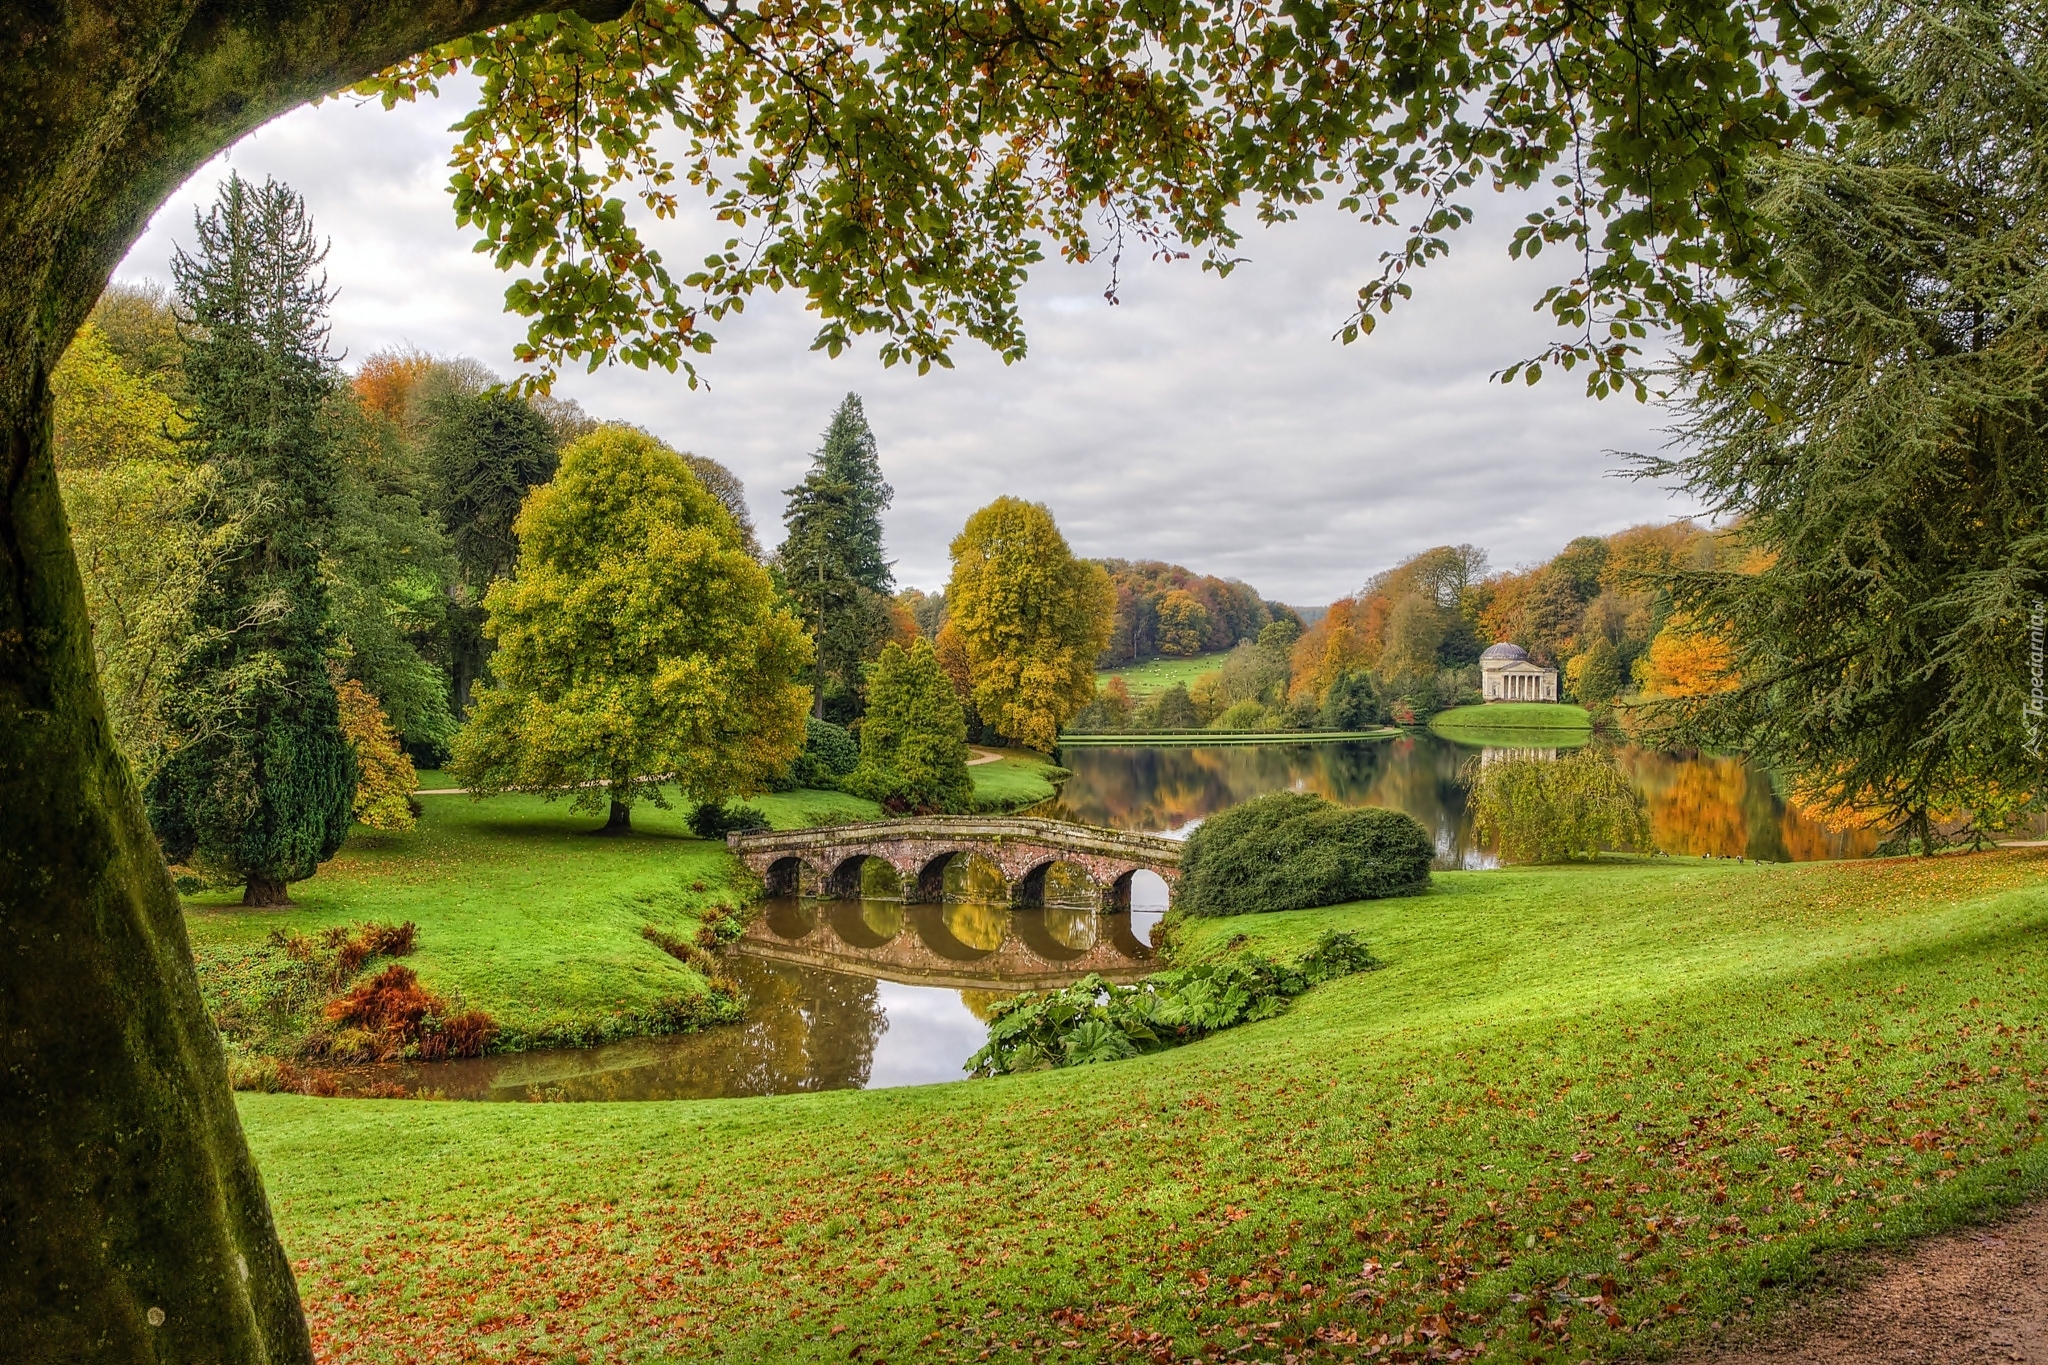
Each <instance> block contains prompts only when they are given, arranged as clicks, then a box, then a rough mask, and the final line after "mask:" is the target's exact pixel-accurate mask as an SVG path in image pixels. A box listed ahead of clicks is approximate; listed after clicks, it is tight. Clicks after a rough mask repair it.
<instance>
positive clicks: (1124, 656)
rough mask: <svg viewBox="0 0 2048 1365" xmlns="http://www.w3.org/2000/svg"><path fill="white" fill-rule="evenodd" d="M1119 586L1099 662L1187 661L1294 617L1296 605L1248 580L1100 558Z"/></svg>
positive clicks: (1113, 665)
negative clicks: (1260, 590) (1270, 598)
mask: <svg viewBox="0 0 2048 1365" xmlns="http://www.w3.org/2000/svg"><path fill="white" fill-rule="evenodd" d="M1095 562H1096V563H1098V564H1100V565H1101V566H1102V567H1103V568H1104V569H1106V570H1108V571H1109V581H1110V584H1111V585H1112V586H1113V587H1114V588H1115V589H1116V621H1115V626H1114V629H1113V630H1112V632H1111V634H1110V637H1109V647H1108V648H1107V649H1105V650H1104V651H1103V652H1102V657H1101V659H1100V660H1099V666H1100V667H1103V668H1120V667H1123V666H1125V665H1128V664H1135V663H1143V662H1144V661H1145V660H1147V659H1157V658H1168V659H1187V658H1193V657H1194V656H1195V655H1197V654H1213V653H1216V652H1218V651H1220V650H1226V649H1229V648H1231V647H1232V646H1234V645H1237V644H1239V643H1241V642H1243V641H1246V640H1255V639H1257V638H1258V635H1259V632H1260V631H1261V630H1263V629H1265V627H1266V626H1267V625H1268V624H1269V623H1271V622H1272V621H1274V620H1276V619H1277V620H1293V621H1297V622H1298V621H1299V620H1300V617H1299V616H1298V615H1297V614H1296V612H1295V610H1294V608H1292V607H1290V606H1288V605H1286V604H1285V603H1284V602H1269V601H1267V600H1266V599H1264V598H1262V597H1260V596H1259V594H1258V590H1257V589H1255V588H1253V587H1252V586H1251V584H1249V583H1244V582H1240V581H1239V580H1237V579H1234V578H1217V577H1216V576H1214V575H1213V574H1198V573H1196V572H1195V571H1194V570H1192V569H1188V568H1184V567H1182V566H1181V565H1179V564H1166V563H1163V562H1161V561H1159V560H1156V559H1140V560H1129V559H1098V560H1096V561H1095Z"/></svg>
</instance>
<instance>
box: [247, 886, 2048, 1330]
mask: <svg viewBox="0 0 2048 1365" xmlns="http://www.w3.org/2000/svg"><path fill="white" fill-rule="evenodd" d="M2044 873H2048V857H2043V856H2042V855H2040V854H2037V853H2030V852H2008V853H1996V854H1981V855H1973V856H1968V857H1950V858H1942V859H1937V860H1932V861H1930V862H1904V861H1898V862H1882V863H1862V864H1802V865H1770V866H1755V865H1740V866H1738V865H1735V864H1732V863H1711V864H1698V863H1678V864H1674V863H1671V862H1667V861H1663V860H1657V861H1648V862H1605V863H1601V864H1598V865H1595V866H1592V867H1586V868H1573V869H1547V870H1527V871H1504V872H1484V873H1454V874H1439V876H1438V879H1437V886H1436V888H1435V889H1434V890H1433V891H1432V892H1431V893H1430V894H1428V895H1425V896H1420V897H1414V898H1405V899H1401V900H1394V901H1383V902H1375V903H1370V904H1363V905H1356V906H1347V907H1338V908H1335V909H1331V910H1325V911H1313V912H1299V913H1292V914H1282V915H1266V916H1254V917H1249V918H1246V919H1239V920H1231V921H1222V922H1204V923H1199V924H1195V925H1192V926H1190V927H1189V928H1188V929H1187V930H1186V931H1185V932H1184V935H1183V941H1184V945H1185V949H1184V950H1185V952H1186V953H1187V954H1188V955H1190V956H1191V957H1197V958H1199V957H1203V956H1212V955H1215V954H1219V953H1224V952H1232V951H1241V950H1245V949H1250V948H1256V949H1259V950H1261V951H1267V952H1272V953H1279V954H1285V953H1292V952H1297V951H1299V950H1301V949H1302V948H1304V947H1305V946H1306V945H1307V944H1308V943H1310V942H1312V941H1313V939H1314V938H1315V936H1316V935H1317V934H1319V933H1321V932H1322V931H1323V930H1325V929H1329V928H1350V929H1357V930H1360V931H1362V932H1363V933H1364V934H1365V935H1366V936H1367V937H1368V939H1369V940H1370V942H1371V944H1372V947H1373V949H1374V951H1375V952H1376V953H1377V954H1378V955H1379V956H1380V957H1381V958H1382V959H1383V960H1384V962H1385V963H1386V965H1385V967H1384V968H1382V969H1381V970H1379V971H1375V972H1371V973H1368V974H1365V975H1363V976H1357V977H1349V978H1345V979H1343V980H1340V981H1336V982H1333V983H1330V984H1328V985H1325V986H1322V987H1319V988H1317V989H1316V990H1315V991H1313V992H1311V993H1310V994H1309V995H1307V996H1306V997H1303V998H1302V999H1301V1000H1300V1001H1298V1002H1296V1004H1295V1006H1294V1008H1293V1009H1292V1010H1291V1011H1290V1012H1289V1013H1288V1014H1286V1015H1284V1016H1282V1017H1280V1018H1278V1019H1275V1020H1271V1021H1268V1022H1265V1023H1261V1024H1256V1025H1250V1026H1246V1027H1242V1028H1239V1029H1235V1030H1232V1031H1230V1032H1228V1033H1224V1034H1221V1035H1218V1036H1216V1037H1214V1038H1211V1039H1209V1040H1207V1041H1205V1042H1202V1043H1199V1044H1195V1045H1193V1046H1190V1047H1186V1048H1182V1049H1178V1050H1176V1051H1173V1052H1169V1053H1165V1054H1162V1055H1159V1056H1155V1057H1150V1058H1145V1059H1141V1060H1137V1061H1130V1062H1123V1063H1117V1064H1114V1065H1111V1066H1102V1067H1083V1068H1077V1069H1073V1070H1063V1071H1054V1072H1045V1073H1039V1074H1036V1075H1028V1076H1020V1077H1012V1078H1006V1079H1001V1080H992V1081H980V1082H971V1083H963V1084H958V1085H950V1086H937V1087H928V1088H922V1089H914V1090H898V1091H874V1092H839V1093H832V1094H816V1095H800V1096H787V1097H779V1098H771V1099H762V1100H741V1101H715V1102H703V1103H661V1104H642V1105H630V1104H621V1105H583V1106H566V1105H537V1106H533V1107H520V1106H508V1105H481V1104H478V1105H462V1104H446V1103H441V1104H437V1103H426V1102H418V1101H319V1100H311V1099H306V1098H303V1097H297V1096H249V1097H246V1098H245V1100H244V1102H243V1116H244V1120H245V1122H246V1124H247V1127H248V1130H249V1133H250V1136H251V1140H252V1141H253V1143H254V1145H255V1148H256V1151H257V1155H258V1158H259V1160H260V1162H261V1165H262V1169H263V1171H264V1174H265V1177H266V1179H267V1181H268V1182H269V1187H270V1190H271V1196H272V1200H273V1204H274V1208H275V1210H276V1213H277V1217H278V1222H279V1226H280V1228H281V1230H282V1232H283V1236H284V1239H285V1243H286V1246H287V1248H288V1249H289V1251H290V1252H291V1254H292V1256H293V1257H294V1259H295V1261H296V1263H297V1265H298V1268H299V1277H300V1285H301V1288H302V1290H303V1292H304V1294H305V1297H306V1301H307V1305H308V1308H309V1311H310V1313H311V1315H312V1319H313V1322H314V1325H315V1333H316V1341H317V1343H318V1345H319V1348H320V1350H321V1352H322V1353H323V1358H325V1359H327V1360H330V1361H335V1362H347V1361H359V1360H380V1361H381V1360H399V1359H418V1358H423V1357H426V1356H429V1355H432V1354H435V1353H437V1352H439V1351H448V1352H453V1353H455V1354H458V1355H461V1354H468V1355H474V1356H477V1357H497V1358H511V1357H517V1358H525V1359H592V1360H594V1359H600V1358H601V1359H604V1360H608V1361H609V1360H657V1359H677V1358H687V1359H701V1358H707V1357H709V1356H712V1355H714V1354H719V1355H724V1356H727V1357H730V1358H733V1359H778V1360H780V1359H802V1360H826V1359H830V1360H836V1361H844V1360H847V1359H859V1360H862V1361H876V1360H888V1361H897V1362H908V1361H927V1360H929V1361H943V1360H967V1359H978V1358H983V1356H984V1354H985V1353H993V1354H991V1355H989V1356H988V1358H1003V1359H1008V1358H1020V1357H1022V1356H1029V1357H1030V1358H1032V1359H1034V1360H1071V1361H1094V1360H1103V1359H1146V1360H1161V1361H1164V1360H1188V1359H1197V1358H1201V1359H1217V1358H1222V1357H1224V1356H1225V1355H1226V1354H1227V1355H1228V1356H1229V1358H1231V1359H1258V1360H1269V1361H1279V1360H1281V1359H1282V1358H1283V1356H1286V1355H1292V1356H1293V1357H1294V1358H1295V1359H1296V1360H1308V1359H1342V1360H1354V1359H1362V1358H1373V1359H1389V1358H1393V1359H1404V1360H1414V1359H1419V1358H1421V1357H1422V1355H1423V1353H1424V1350H1425V1347H1427V1346H1431V1345H1434V1347H1435V1348H1436V1351H1437V1354H1438V1356H1439V1358H1441V1357H1443V1356H1444V1355H1446V1354H1447V1353H1448V1350H1449V1349H1450V1347H1451V1345H1452V1344H1453V1343H1457V1344H1459V1345H1461V1346H1462V1347H1464V1348H1466V1349H1468V1350H1470V1349H1473V1348H1477V1347H1481V1346H1484V1347H1485V1353H1486V1358H1488V1359H1501V1360H1538V1359H1542V1360H1553V1361H1578V1360H1585V1359H1611V1358H1615V1357H1618V1356H1622V1355H1629V1356H1635V1357H1640V1356H1654V1355H1657V1354H1659V1353H1661V1352H1662V1351H1664V1350H1665V1349H1667V1348H1668V1347H1670V1346H1672V1345H1673V1344H1676V1343H1678V1342H1681V1341H1683V1340H1686V1339H1688V1338H1695V1337H1699V1336H1701V1335H1706V1334H1710V1333H1711V1331H1712V1328H1711V1326H1710V1324H1714V1323H1728V1324H1733V1323H1736V1322H1738V1321H1741V1320H1743V1319H1746V1318H1748V1317H1750V1316H1751V1315H1753V1314H1757V1313H1763V1312H1767V1311H1769V1310H1770V1309H1772V1308H1773V1307H1774V1306H1777V1305H1779V1304H1781V1303H1782V1302H1784V1300H1785V1299H1786V1297H1787V1296H1788V1295H1790V1294H1792V1293H1795V1292H1796V1291H1797V1290H1798V1288H1799V1286H1800V1285H1802V1284H1803V1283H1805V1282H1807V1281H1808V1280H1809V1279H1810V1278H1811V1277H1812V1275H1813V1274H1814V1273H1815V1271H1814V1268H1815V1267H1816V1265H1818V1264H1820V1263H1821V1258H1822V1256H1823V1255H1824V1253H1827V1252H1830V1251H1836V1250H1843V1249H1848V1250H1855V1249H1859V1248H1867V1247H1872V1246H1877V1245H1882V1244H1886V1243H1892V1242H1896V1241H1899V1240H1901V1239H1904V1238H1906V1237H1909V1236H1912V1235H1914V1234H1916V1233H1919V1232H1924V1231H1928V1230H1932V1229H1936V1228H1941V1227H1946V1226H1949V1225H1952V1224H1955V1223H1957V1222H1959V1221H1962V1220H1967V1219H1971V1218H1975V1217H1978V1216H1982V1215H1985V1214H1987V1213H1989V1212H1991V1211H1993V1210H1995V1209H1997V1208H1999V1207H2001V1206H2003V1205H2006V1204H2009V1203H2011V1202H2012V1201H2014V1200H2017V1199H2019V1198H2022V1197H2025V1196H2027V1195H2029V1194H2031V1193H2034V1192H2038V1191H2040V1190H2041V1189H2043V1188H2044V1187H2048V1149H2044V1147H2043V1145H2042V1143H2041V1141H2040V1133H2041V1124H2040V1106H2039V1100H2038V1092H2039V1091H2040V1090H2042V1089H2044V1088H2048V1071H2044V1069H2043V1061H2042V1057H2041V1055H2040V1054H2041V1051H2042V1047H2043V1039H2042V1028H2043V1025H2042V1022H2041V1021H2042V1013H2043V1011H2042V1004H2043V1002H2042V997H2041V983H2042V981H2043V978H2044V976H2048V883H2044V877H2043V874H2044ZM1403 1343H1408V1344H1406V1345H1404V1344H1403Z"/></svg>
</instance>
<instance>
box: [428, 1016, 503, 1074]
mask: <svg viewBox="0 0 2048 1365" xmlns="http://www.w3.org/2000/svg"><path fill="white" fill-rule="evenodd" d="M438 1022H439V1024H440V1027H439V1028H436V1029H433V1030H431V1031H430V1032H427V1033H425V1034H422V1035H421V1037H420V1043H419V1048H420V1059H421V1060H422V1061H428V1062H438V1061H441V1060H442V1059H444V1058H448V1057H481V1056H483V1055H484V1053H485V1052H487V1051H488V1050H489V1049H490V1046H491V1044H492V1043H494V1042H496V1041H497V1037H498V1021H497V1020H495V1019H493V1018H491V1016H490V1015H488V1014H485V1013H484V1012H483V1011H482V1010H464V1011H463V1012H462V1013H461V1014H456V1015H450V1016H448V1017H446V1018H444V1019H441V1020H439V1021H438Z"/></svg>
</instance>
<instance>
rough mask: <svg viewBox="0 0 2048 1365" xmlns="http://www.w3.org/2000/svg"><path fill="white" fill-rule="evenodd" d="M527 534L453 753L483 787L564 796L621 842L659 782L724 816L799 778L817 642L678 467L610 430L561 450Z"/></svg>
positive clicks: (528, 514) (534, 503)
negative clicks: (485, 673) (600, 816)
mask: <svg viewBox="0 0 2048 1365" xmlns="http://www.w3.org/2000/svg"><path fill="white" fill-rule="evenodd" d="M517 531H518V536H519V563H518V568H517V570H516V571H515V572H514V574H513V576H512V577H510V578H507V579H500V580H499V581H498V582H497V583H495V584H493V585H492V587H491V590H490V592H489V594H488V595H487V596H486V597H485V598H484V609H485V611H486V612H487V613H488V618H489V619H488V620H487V621H486V623H485V627H484V630H485V633H486V634H487V635H489V636H490V637H491V639H492V640H493V641H494V642H495V643H496V645H497V649H496V652H495V653H494V654H493V655H492V666H491V671H492V673H493V675H494V676H493V681H492V682H491V683H489V684H488V685H486V686H484V687H480V688H479V689H478V690H477V691H476V692H475V693H474V694H473V695H472V701H473V706H472V711H471V715H470V720H469V724H468V725H467V726H465V727H464V729H463V731H462V734H461V735H460V736H459V737H458V738H457V739H456V744H455V771H456V772H458V773H459V774H461V776H462V777H463V778H464V780H465V781H466V782H467V783H468V784H469V786H470V788H471V790H472V791H474V792H476V793H477V794H478V795H483V794H486V793H489V792H493V791H504V790H506V789H508V788H520V789H526V790H539V791H544V792H546V793H547V794H548V796H549V797H550V798H553V797H556V796H559V795H567V796H569V798H570V800H571V804H572V806H573V807H575V808H577V809H590V810H605V809H607V808H608V809H609V811H610V818H609V822H608V823H607V825H606V829H607V830H608V831H611V832H614V833H625V832H626V831H627V830H628V829H629V828H630V827H631V819H632V806H633V803H634V802H635V801H637V800H640V799H642V798H646V799H649V800H652V801H653V802H654V803H655V804H656V805H666V804H667V803H666V799H665V798H664V796H663V794H662V790H661V789H662V787H663V786H664V785H666V784H670V783H673V784H674V785H676V786H677V787H679V788H681V790H682V791H683V793H684V794H685V795H687V796H689V797H690V798H691V799H693V800H696V801H699V802H705V803H716V802H719V801H722V800H724V799H725V798H726V797H728V796H735V795H744V794H747V793H749V792H754V791H759V790H760V789H761V788H762V787H764V786H765V785H767V784H768V782H769V781H770V780H771V779H773V778H775V777H777V776H778V775H780V774H781V773H783V772H785V771H786V770H787V769H788V768H789V766H790V764H791V762H792V761H794V759H795V758H796V756H797V754H798V752H799V751H800V750H801V749H802V748H803V743H804V713H805V712H806V710H808V701H809V698H808V697H807V696H806V695H805V691H804V689H803V687H802V686H800V685H799V684H798V683H797V682H796V681H795V678H796V675H797V672H798V671H799V670H800V669H801V668H802V667H803V666H804V665H805V664H807V663H809V662H810V657H811V649H810V643H809V641H808V640H807V639H805V637H804V633H803V626H802V623H800V622H799V621H798V620H797V619H796V617H795V616H793V615H792V614H790V612H789V611H787V610H786V609H784V608H782V607H780V606H778V605H777V603H776V594H775V586H774V583H773V581H772V580H771V579H770V578H769V576H768V571H767V570H766V569H764V568H762V567H761V566H760V565H759V564H757V563H756V562H755V561H754V559H753V557H752V556H750V555H748V554H747V552H746V550H745V549H744V548H743V546H742V544H741V539H740V531H739V526H738V524H737V523H736V522H735V521H734V520H733V518H732V515H731V514H730V513H728V512H727V511H726V510H725V508H724V507H723V506H722V505H721V504H720V503H719V501H718V500H717V499H716V498H714V497H713V496H712V495H711V494H710V493H709V492H708V491H707V490H706V489H705V487H704V485H703V484H701V483H699V482H698V481H697V479H696V477H695V476H694V475H693V474H691V472H690V468H689V466H688V465H687V464H686V463H684V461H683V458H682V457H681V456H680V455H678V454H677V453H676V452H675V451H673V450H670V449H669V448H668V447H666V446H664V445H662V444H661V443H660V442H659V441H657V440H655V439H654V438H653V437H651V436H649V435H647V434H646V433H645V432H641V431H636V430H634V429H633V428H631V427H605V428H603V429H601V430H599V431H598V432H596V433H594V434H593V435H590V436H586V437H584V438H583V439H582V440H580V441H578V442H576V444H574V445H572V446H570V447H569V449H568V450H566V451H565V452H563V455H562V465H561V469H560V470H559V471H558V472H557V473H556V475H555V478H554V481H553V482H552V483H550V484H548V485H547V486H545V487H543V488H539V489H536V490H534V492H533V493H532V494H531V495H529V496H528V498H527V500H526V507H525V509H524V510H523V511H521V512H520V514H519V520H518V523H517Z"/></svg>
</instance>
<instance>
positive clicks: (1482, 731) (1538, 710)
mask: <svg viewBox="0 0 2048 1365" xmlns="http://www.w3.org/2000/svg"><path fill="white" fill-rule="evenodd" d="M1429 728H1430V729H1432V730H1434V731H1436V732H1437V733H1438V734H1440V735H1443V736H1444V737H1445V738H1447V739H1456V740H1461V741H1465V742H1468V743H1475V744H1476V743H1484V742H1494V743H1505V744H1513V743H1516V742H1518V741H1519V742H1520V743H1523V744H1528V743H1530V742H1532V739H1533V737H1534V736H1536V735H1539V734H1541V735H1544V736H1545V737H1546V738H1555V739H1557V740H1559V741H1562V742H1563V743H1567V744H1570V743H1575V742H1578V741H1581V740H1584V739H1587V738H1589V737H1590V736H1591V734H1592V730H1593V718H1592V717H1591V716H1590V715H1588V714H1586V710H1585V708H1584V707H1582V706H1573V705H1571V704H1570V703H1568V702H1544V701H1497V702H1490V703H1488V704H1486V705H1484V706H1454V707H1452V708H1451V709H1450V710H1448V711H1439V712H1437V713H1436V714H1435V715H1434V716H1431V717H1430V718H1429Z"/></svg>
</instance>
